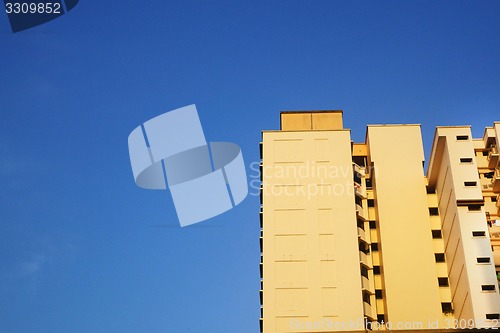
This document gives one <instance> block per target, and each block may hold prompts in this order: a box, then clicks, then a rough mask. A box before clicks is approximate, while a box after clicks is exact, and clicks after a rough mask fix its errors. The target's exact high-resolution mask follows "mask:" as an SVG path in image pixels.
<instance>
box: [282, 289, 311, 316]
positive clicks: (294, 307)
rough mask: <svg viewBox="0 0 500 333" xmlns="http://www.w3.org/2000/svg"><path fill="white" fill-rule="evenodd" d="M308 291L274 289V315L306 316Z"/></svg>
mask: <svg viewBox="0 0 500 333" xmlns="http://www.w3.org/2000/svg"><path fill="white" fill-rule="evenodd" d="M308 296H309V295H308V289H276V315H278V316H287V315H290V316H297V315H307V313H308V311H307V310H308V308H309V297H308Z"/></svg>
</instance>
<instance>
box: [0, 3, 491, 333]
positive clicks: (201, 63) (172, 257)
mask: <svg viewBox="0 0 500 333" xmlns="http://www.w3.org/2000/svg"><path fill="white" fill-rule="evenodd" d="M106 6H107V7H106ZM0 64H1V66H0V182H1V184H2V186H1V187H0V262H1V265H0V331H1V332H17V333H24V332H26V333H27V332H30V333H31V332H51V333H66V332H82V333H94V332H96V333H98V332H106V333H110V332H120V333H122V332H148V333H160V332H161V333H166V332H239V333H247V332H248V333H250V332H258V317H259V313H260V312H259V295H258V290H259V267H258V263H259V242H258V237H259V218H258V212H259V200H258V197H256V196H249V197H248V198H247V199H246V200H245V201H244V202H243V203H242V204H241V205H240V206H238V207H237V208H235V209H233V210H231V211H229V212H227V213H225V214H223V215H221V216H218V217H215V218H213V219H211V220H209V221H207V222H203V223H200V224H198V225H195V226H192V227H187V228H179V227H178V221H177V217H176V214H175V210H174V206H173V204H172V201H171V197H170V194H169V193H168V192H165V191H163V192H162V191H147V190H141V189H140V188H138V187H136V185H135V183H134V180H133V177H132V172H131V168H130V163H129V157H128V149H127V137H128V134H129V133H130V132H131V131H132V130H133V129H134V128H135V127H136V126H138V125H139V124H141V123H143V122H144V121H146V120H148V119H150V118H152V117H154V116H156V115H159V114H161V113H164V112H167V111H169V110H172V109H175V108H178V107H182V106H185V105H189V104H196V105H197V107H198V112H199V114H200V118H201V121H202V123H203V127H204V131H205V135H206V137H207V138H208V139H209V140H210V141H230V142H235V143H238V144H239V145H240V146H241V148H242V151H243V154H244V158H245V162H246V164H247V166H249V165H250V163H251V162H254V161H258V159H259V154H258V151H259V147H258V143H259V141H260V135H261V134H260V132H261V130H263V129H278V128H279V111H281V110H309V109H343V110H344V123H345V126H346V127H347V128H351V129H352V136H353V138H354V140H356V141H363V140H364V135H365V128H366V125H367V124H378V123H421V124H422V131H423V135H424V143H425V148H426V155H427V156H428V155H429V148H430V143H431V141H432V135H433V131H434V127H435V126H437V125H463V124H471V125H473V133H474V135H475V136H480V135H482V130H483V128H484V126H488V125H491V124H492V123H493V121H494V120H497V121H498V120H500V112H499V110H500V68H499V67H500V66H499V65H500V2H499V1H459V0H453V1H245V2H243V1H218V2H209V1H178V2H172V1H150V2H144V3H142V2H138V1H127V0H124V1H120V2H116V3H113V4H111V3H102V2H92V1H85V0H82V1H80V3H79V5H78V6H77V7H75V9H73V10H72V11H71V12H70V13H68V14H66V15H64V16H62V17H60V18H58V19H56V20H54V21H52V22H49V23H47V24H44V25H41V26H38V27H35V28H33V29H31V30H27V31H24V32H20V33H16V34H12V33H11V32H10V28H9V26H8V20H7V16H6V15H5V13H0ZM247 171H248V173H249V174H255V173H254V172H253V171H252V170H251V169H250V168H248V170H247Z"/></svg>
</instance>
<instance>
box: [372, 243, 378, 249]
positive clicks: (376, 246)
mask: <svg viewBox="0 0 500 333" xmlns="http://www.w3.org/2000/svg"><path fill="white" fill-rule="evenodd" d="M372 251H378V243H372Z"/></svg>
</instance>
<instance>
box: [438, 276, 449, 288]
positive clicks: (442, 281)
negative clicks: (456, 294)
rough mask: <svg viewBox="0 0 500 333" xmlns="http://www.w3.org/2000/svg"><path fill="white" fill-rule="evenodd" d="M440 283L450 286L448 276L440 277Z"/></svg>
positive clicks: (440, 284) (443, 285)
mask: <svg viewBox="0 0 500 333" xmlns="http://www.w3.org/2000/svg"><path fill="white" fill-rule="evenodd" d="M438 284H439V286H440V287H448V286H449V283H448V278H445V277H440V278H438Z"/></svg>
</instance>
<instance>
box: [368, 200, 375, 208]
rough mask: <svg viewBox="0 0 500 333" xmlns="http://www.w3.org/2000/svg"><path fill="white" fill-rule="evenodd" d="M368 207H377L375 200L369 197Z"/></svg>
mask: <svg viewBox="0 0 500 333" xmlns="http://www.w3.org/2000/svg"><path fill="white" fill-rule="evenodd" d="M368 207H375V200H373V199H368Z"/></svg>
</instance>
